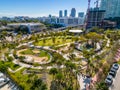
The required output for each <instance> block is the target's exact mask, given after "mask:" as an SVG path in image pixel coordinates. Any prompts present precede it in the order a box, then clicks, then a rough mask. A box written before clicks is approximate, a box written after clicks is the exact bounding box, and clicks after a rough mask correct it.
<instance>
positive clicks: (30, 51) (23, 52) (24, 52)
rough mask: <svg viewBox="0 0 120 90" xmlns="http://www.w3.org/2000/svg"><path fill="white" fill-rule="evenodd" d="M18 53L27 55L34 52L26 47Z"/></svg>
mask: <svg viewBox="0 0 120 90" xmlns="http://www.w3.org/2000/svg"><path fill="white" fill-rule="evenodd" d="M20 53H21V54H29V55H32V54H34V53H33V51H32V49H27V50H25V51H22V52H20Z"/></svg>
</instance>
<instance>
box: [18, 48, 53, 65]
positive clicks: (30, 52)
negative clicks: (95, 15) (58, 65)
mask: <svg viewBox="0 0 120 90" xmlns="http://www.w3.org/2000/svg"><path fill="white" fill-rule="evenodd" d="M17 55H18V56H24V57H25V58H26V61H27V60H28V62H31V63H42V62H47V61H49V60H50V58H51V56H50V54H49V53H48V52H46V51H45V50H38V49H30V48H27V49H21V50H18V51H17Z"/></svg>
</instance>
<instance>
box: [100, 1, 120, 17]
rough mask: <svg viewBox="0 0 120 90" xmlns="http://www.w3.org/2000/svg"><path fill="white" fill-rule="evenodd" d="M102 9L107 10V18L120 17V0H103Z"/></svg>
mask: <svg viewBox="0 0 120 90" xmlns="http://www.w3.org/2000/svg"><path fill="white" fill-rule="evenodd" d="M100 9H101V10H106V13H105V18H109V17H120V0H101V5H100Z"/></svg>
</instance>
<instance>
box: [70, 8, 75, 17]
mask: <svg viewBox="0 0 120 90" xmlns="http://www.w3.org/2000/svg"><path fill="white" fill-rule="evenodd" d="M70 16H71V17H76V9H75V8H72V9H71V14H70Z"/></svg>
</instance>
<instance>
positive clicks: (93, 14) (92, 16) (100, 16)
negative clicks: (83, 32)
mask: <svg viewBox="0 0 120 90" xmlns="http://www.w3.org/2000/svg"><path fill="white" fill-rule="evenodd" d="M104 14H105V10H99V8H91V9H90V11H89V16H88V18H87V19H88V22H87V27H86V28H92V27H96V26H97V27H100V24H101V23H102V21H103V20H104Z"/></svg>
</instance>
